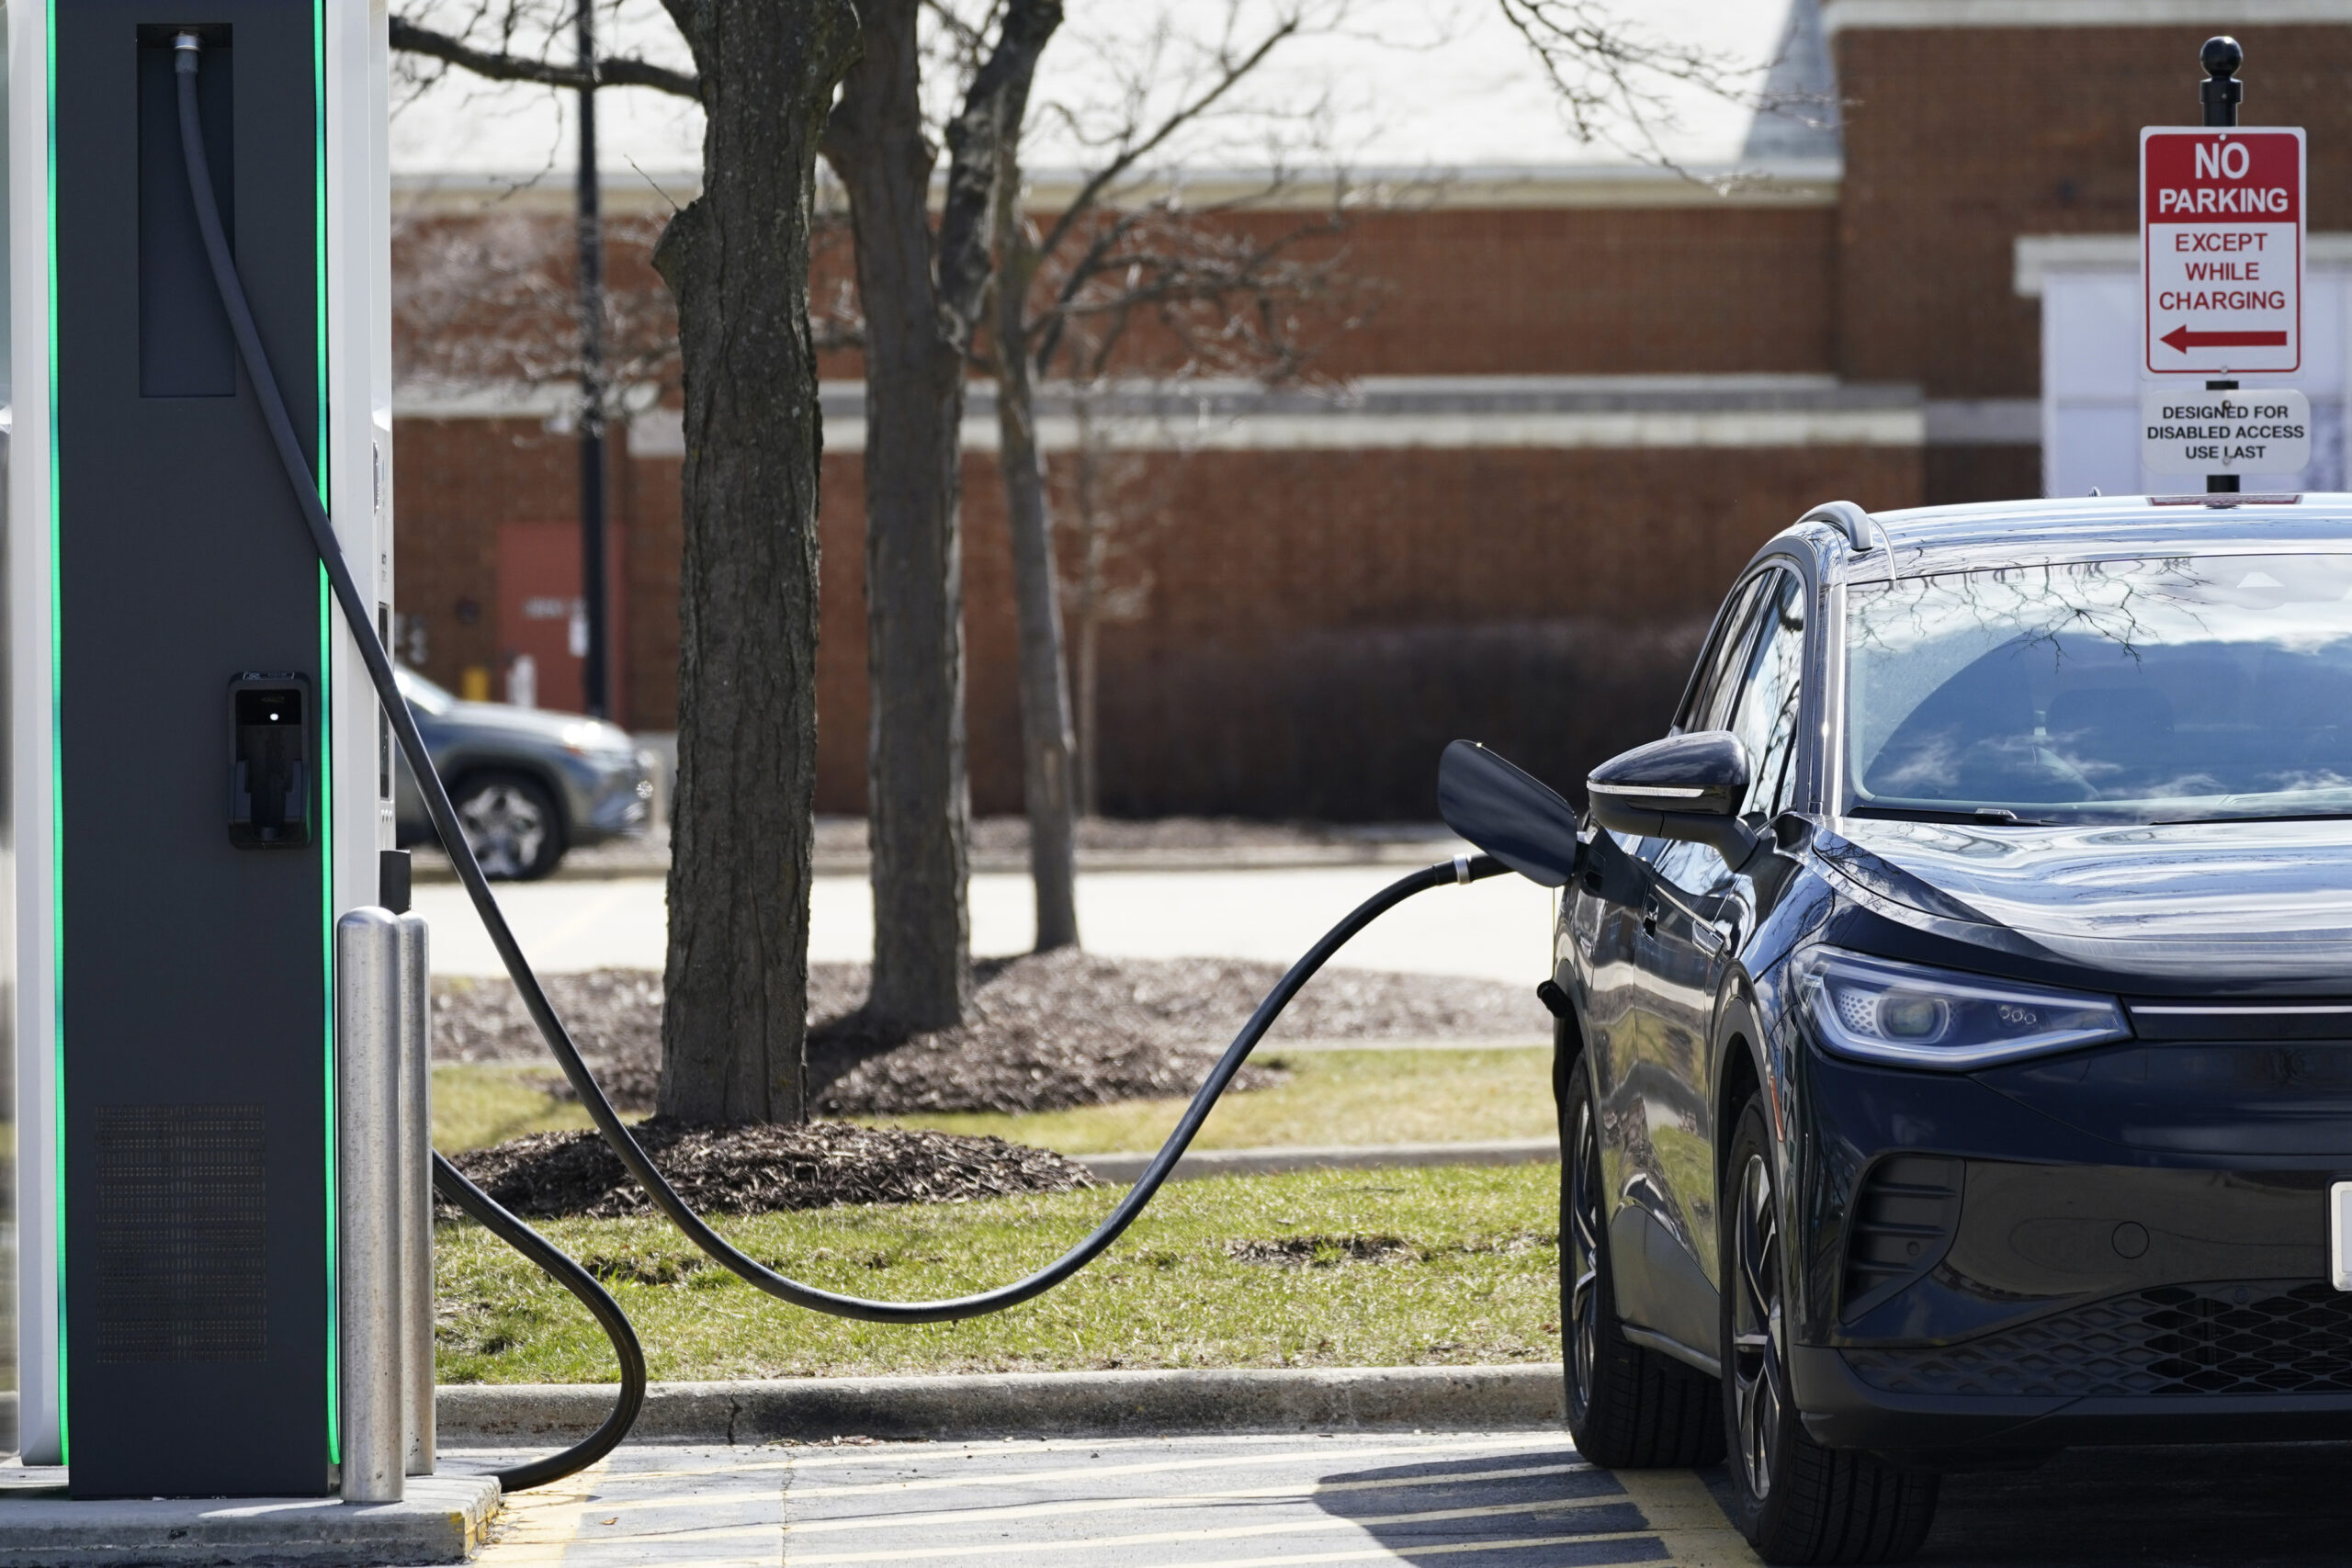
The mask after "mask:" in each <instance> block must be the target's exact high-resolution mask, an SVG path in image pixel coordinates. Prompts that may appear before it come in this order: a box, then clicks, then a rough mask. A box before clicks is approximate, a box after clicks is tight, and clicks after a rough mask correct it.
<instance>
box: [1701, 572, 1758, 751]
mask: <svg viewBox="0 0 2352 1568" xmlns="http://www.w3.org/2000/svg"><path fill="white" fill-rule="evenodd" d="M1779 575H1781V574H1780V573H1778V572H1771V571H1762V572H1758V573H1757V574H1756V575H1755V576H1754V577H1751V578H1749V579H1748V580H1747V581H1746V582H1745V583H1742V584H1741V585H1740V586H1739V587H1738V588H1737V589H1736V590H1734V591H1733V593H1732V597H1731V606H1730V608H1729V609H1727V610H1726V611H1725V612H1724V616H1723V622H1722V625H1723V636H1722V637H1720V638H1718V639H1717V641H1716V643H1715V645H1714V647H1713V649H1709V650H1708V656H1707V663H1706V668H1705V669H1704V670H1703V671H1702V672H1701V674H1700V678H1699V681H1698V683H1697V685H1696V687H1695V689H1694V691H1693V694H1692V699H1691V707H1690V711H1689V712H1687V713H1686V714H1684V715H1683V716H1682V724H1681V728H1683V729H1684V730H1685V731H1689V730H1693V729H1721V728H1723V727H1724V709H1725V708H1726V707H1727V706H1728V705H1729V702H1728V699H1729V697H1730V695H1731V693H1732V691H1733V689H1734V687H1735V686H1736V684H1737V676H1738V673H1739V671H1741V670H1742V669H1744V668H1745V667H1746V664H1747V648H1748V639H1749V638H1750V637H1752V636H1753V635H1754V633H1755V630H1756V626H1755V619H1756V604H1757V601H1758V599H1760V598H1761V597H1763V595H1764V593H1765V592H1766V591H1767V589H1768V588H1769V587H1770V583H1771V582H1772V580H1773V579H1774V578H1775V577H1778V576H1779Z"/></svg>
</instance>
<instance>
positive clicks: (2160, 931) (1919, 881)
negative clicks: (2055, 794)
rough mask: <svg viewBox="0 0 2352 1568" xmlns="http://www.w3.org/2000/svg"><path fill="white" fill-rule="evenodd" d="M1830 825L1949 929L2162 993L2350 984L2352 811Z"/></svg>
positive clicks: (1858, 863) (1865, 864)
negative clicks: (2172, 819)
mask: <svg viewBox="0 0 2352 1568" xmlns="http://www.w3.org/2000/svg"><path fill="white" fill-rule="evenodd" d="M1837 827H1838V831H1837V832H1835V833H1825V834H1823V835H1821V837H1820V839H1819V840H1817V843H1816V848H1817V849H1818V850H1819V852H1820V853H1821V854H1822V857H1823V858H1824V859H1825V860H1826V861H1827V862H1828V863H1829V864H1830V865H1831V866H1832V867H1833V868H1834V869H1836V870H1837V871H1838V872H1839V873H1840V874H1842V875H1844V876H1845V877H1846V878H1847V879H1849V881H1851V882H1854V883H1857V884H1859V885H1860V886H1862V887H1864V888H1865V889H1866V890H1867V891H1869V892H1870V893H1872V894H1875V895H1876V896H1877V897H1879V898H1882V899H1885V900H1891V901H1893V902H1894V903H1897V904H1900V905H1903V906H1905V907H1907V908H1911V909H1914V910H1917V911H1918V912H1920V913H1922V914H1926V915H1928V916H1930V917H1934V918H1935V919H1936V920H1937V922H1938V924H1939V926H1942V927H1943V928H1944V929H1947V930H1951V929H1953V928H1956V927H1962V928H1964V926H1965V925H1966V924H1967V923H1969V922H1971V921H1975V922H1982V923H1983V924H1984V925H1985V926H1988V927H1994V928H2006V929H2007V931H2013V932H2016V933H2018V935H2021V936H2024V937H2026V938H2028V939H2030V941H2031V942H2033V944H2034V945H2036V946H2038V947H2041V948H2042V949H2044V950H2046V951H2048V952H2050V953H2055V954H2057V955H2059V956H2061V957H2064V958H2066V959H2070V960H2073V961H2075V962H2077V963H2082V964H2095V965H2098V966H2099V967H2103V968H2109V969H2121V970H2125V971H2137V972H2141V973H2144V974H2147V975H2149V976H2151V977H2152V978H2157V977H2161V978H2162V979H2164V980H2165V982H2166V984H2165V988H2166V989H2174V988H2177V987H2178V986H2179V984H2180V982H2181V980H2182V979H2183V978H2184V977H2187V976H2189V975H2194V976H2198V977H2199V978H2200V979H2206V980H2211V981H2212V982H2215V983H2229V982H2233V981H2254V980H2286V979H2295V978H2304V977H2309V978H2312V979H2314V980H2317V979H2324V978H2325V977H2327V976H2330V975H2331V974H2332V975H2334V976H2338V977H2339V978H2338V980H2337V983H2336V988H2337V989H2338V990H2342V989H2345V988H2352V981H2346V980H2344V979H2342V978H2340V977H2341V976H2345V975H2346V970H2347V969H2352V821H2342V820H2336V821H2314V822H2211V823H2181V824H2168V825H2109V826H2104V827H2089V828H2050V829H2036V828H2007V829H1976V828H1972V827H1969V826H1967V825H1966V824H1956V823H1940V822H1899V821H1880V820H1872V819H1863V818H1845V819H1843V820H1841V821H1839V822H1838V825H1837ZM1841 835H1842V837H1841ZM1989 934H1990V933H1988V935H1989ZM2000 945H2007V944H2005V943H2004V944H2000ZM2184 965H2190V966H2193V967H2192V968H2190V969H2189V970H2188V971H2184V968H2183V966H2184Z"/></svg>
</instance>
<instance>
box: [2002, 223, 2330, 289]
mask: <svg viewBox="0 0 2352 1568" xmlns="http://www.w3.org/2000/svg"><path fill="white" fill-rule="evenodd" d="M2013 254H2014V257H2015V262H2014V266H2013V271H2012V276H2011V280H2010V281H2011V285H2012V287H2014V288H2016V290H2017V292H2018V296H2019V297H2020V298H2022V299H2041V286H2042V280H2043V279H2044V278H2046V277H2048V276H2049V275H2050V274H2052V273H2053V272H2129V273H2137V272H2138V271H2139V270H2140V236H2139V235H2138V234H2136V233H2133V234H2019V235H2018V237H2017V240H2016V242H2015V243H2014V246H2013ZM2303 265H2305V266H2306V267H2324V268H2326V269H2328V270H2330V271H2340V270H2343V269H2346V268H2352V234H2312V235H2310V236H2309V237H2308V239H2307V241H2306V243H2305V244H2304V247H2303Z"/></svg>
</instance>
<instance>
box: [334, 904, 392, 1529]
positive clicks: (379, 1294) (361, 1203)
mask: <svg viewBox="0 0 2352 1568" xmlns="http://www.w3.org/2000/svg"><path fill="white" fill-rule="evenodd" d="M334 947H335V989H336V998H335V1034H336V1053H337V1055H338V1057H339V1059H340V1071H339V1073H338V1075H337V1078H338V1084H337V1091H336V1092H337V1096H338V1104H337V1106H336V1121H337V1124H338V1137H339V1139H340V1144H341V1150H342V1160H341V1167H342V1169H341V1181H340V1184H339V1191H338V1195H337V1201H338V1206H339V1208H340V1210H341V1213H340V1216H339V1219H338V1222H337V1232H338V1239H337V1245H338V1249H339V1253H340V1258H339V1274H340V1281H341V1287H342V1303H341V1312H342V1320H343V1323H342V1325H343V1390H342V1398H343V1500H344V1501H345V1502H346V1503H397V1502H399V1501H400V1500H401V1493H402V1490H403V1484H404V1483H403V1482H402V1479H401V1472H402V1471H403V1469H404V1468H405V1462H404V1461H406V1459H407V1456H408V1443H407V1439H406V1438H405V1437H404V1436H403V1434H402V1432H401V1427H402V1426H403V1425H404V1423H403V1421H402V1419H401V1416H402V1414H403V1401H404V1393H405V1390H404V1387H403V1384H402V1382H401V1311H400V1292H401V1276H400V1250H401V1247H400V1241H401V1232H400V1229H399V1225H400V1216H401V1207H402V1205H401V1201H400V1197H401V1139H400V1137H399V1136H398V1132H399V1127H400V1120H399V1119H400V1108H401V1077H400V1001H401V951H400V950H401V936H400V923H399V921H398V920H397V919H395V918H394V917H393V916H392V914H391V913H390V911H389V910H386V909H379V908H374V907H372V906H371V907H369V908H359V909H354V910H352V911H350V912H349V913H348V914H346V915H345V916H344V917H343V918H342V919H339V920H337V921H335V923H334Z"/></svg>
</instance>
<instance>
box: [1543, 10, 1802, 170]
mask: <svg viewBox="0 0 2352 1568" xmlns="http://www.w3.org/2000/svg"><path fill="white" fill-rule="evenodd" d="M1496 3H1497V4H1498V6H1501V7H1502V13H1503V17H1504V18H1505V19H1506V20H1507V21H1509V22H1510V25H1511V26H1512V27H1513V28H1516V29H1517V30H1518V32H1519V35H1520V36H1521V38H1523V39H1526V40H1527V45H1528V47H1529V49H1530V50H1532V51H1533V52H1534V55H1535V59H1536V62H1537V64H1538V65H1539V66H1541V67H1542V69H1543V72H1544V75H1545V77H1546V78H1547V79H1549V80H1550V82H1551V84H1552V85H1553V87H1554V89H1555V91H1556V92H1557V94H1558V96H1559V100H1560V107H1561V110H1562V112H1563V113H1564V114H1565V115H1566V117H1567V122H1568V130H1569V131H1570V133H1571V134H1573V135H1574V136H1575V137H1576V139H1577V141H1584V142H1600V143H1601V144H1603V145H1605V146H1609V147H1612V148H1615V149H1616V150H1617V151H1619V152H1624V153H1627V154H1629V155H1631V156H1633V157H1635V158H1638V159H1641V160H1643V161H1644V162H1646V163H1653V164H1661V165H1663V166H1665V167H1668V168H1679V167H1680V165H1679V162H1678V160H1677V159H1676V158H1675V156H1674V155H1673V154H1672V153H1671V152H1669V151H1668V149H1667V146H1666V143H1665V141H1664V138H1665V136H1666V134H1667V133H1668V131H1671V130H1674V129H1675V127H1676V125H1677V123H1678V120H1679V116H1678V114H1677V112H1676V111H1677V105H1678V101H1679V99H1682V98H1685V97H1688V96H1700V97H1710V98H1719V99H1722V100H1724V101H1726V102H1729V103H1735V104H1738V105H1741V106H1742V107H1747V108H1751V109H1754V110H1756V111H1757V112H1758V113H1759V114H1768V115H1778V116H1781V117H1783V118H1787V119H1791V120H1795V121H1799V122H1803V123H1807V124H1816V125H1817V124H1825V123H1827V122H1828V121H1829V120H1830V119H1831V118H1834V116H1835V114H1836V109H1837V100H1836V97H1835V95H1834V94H1832V93H1827V92H1822V91H1815V90H1809V89H1807V88H1804V87H1802V86H1798V87H1789V88H1784V87H1781V86H1780V85H1777V84H1776V83H1775V82H1774V81H1773V80H1772V77H1771V76H1767V77H1765V78H1764V79H1763V81H1762V83H1761V85H1758V72H1759V68H1760V67H1762V66H1764V65H1766V64H1768V63H1770V64H1773V65H1777V64H1779V63H1780V62H1761V61H1755V60H1745V59H1742V58H1740V57H1739V56H1736V55H1734V54H1729V53H1726V52H1724V51H1721V50H1716V49H1710V48H1708V47H1707V46H1705V45H1704V44H1700V43H1691V42H1687V41H1685V40H1683V39H1675V38H1669V37H1666V36H1663V35H1660V34H1658V33H1657V32H1654V31H1652V30H1650V29H1649V28H1645V27H1644V26H1643V25H1642V24H1641V23H1639V22H1637V21H1629V20H1627V19H1626V18H1625V17H1624V16H1623V14H1622V12H1623V7H1622V6H1618V5H1615V4H1612V3H1611V0H1496ZM1804 10H1805V8H1804V7H1803V6H1800V7H1798V8H1797V10H1796V11H1795V12H1794V13H1792V16H1791V18H1790V30H1789V33H1788V36H1787V37H1786V38H1785V39H1783V41H1782V44H1781V50H1782V60H1786V59H1787V58H1788V55H1789V52H1790V51H1792V50H1795V49H1798V48H1800V47H1801V46H1802V43H1803V39H1801V38H1800V37H1799V35H1798V31H1797V25H1798V23H1799V22H1800V21H1801V20H1802V19H1803V17H1804ZM1778 74H1779V73H1778V72H1777V71H1775V72H1774V73H1772V75H1773V76H1777V75H1778ZM1740 181H1741V176H1740V175H1722V176H1718V177H1717V178H1716V180H1715V181H1714V183H1716V184H1717V185H1719V186H1736V185H1737V184H1739V183H1740Z"/></svg>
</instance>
